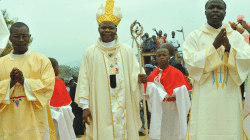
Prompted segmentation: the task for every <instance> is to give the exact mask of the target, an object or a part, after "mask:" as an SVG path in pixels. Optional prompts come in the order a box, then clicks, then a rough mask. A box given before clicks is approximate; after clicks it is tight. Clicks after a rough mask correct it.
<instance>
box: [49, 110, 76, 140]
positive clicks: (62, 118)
mask: <svg viewBox="0 0 250 140" xmlns="http://www.w3.org/2000/svg"><path fill="white" fill-rule="evenodd" d="M50 109H51V116H52V118H53V122H54V124H55V128H56V129H57V130H56V131H57V139H58V140H76V136H75V132H74V129H73V120H74V118H75V116H74V114H73V113H72V108H71V106H70V105H67V106H62V107H52V106H50Z"/></svg>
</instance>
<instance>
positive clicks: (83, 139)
mask: <svg viewBox="0 0 250 140" xmlns="http://www.w3.org/2000/svg"><path fill="white" fill-rule="evenodd" d="M77 140H85V136H82V137H81V138H78V139H77ZM140 140H146V137H145V136H140Z"/></svg>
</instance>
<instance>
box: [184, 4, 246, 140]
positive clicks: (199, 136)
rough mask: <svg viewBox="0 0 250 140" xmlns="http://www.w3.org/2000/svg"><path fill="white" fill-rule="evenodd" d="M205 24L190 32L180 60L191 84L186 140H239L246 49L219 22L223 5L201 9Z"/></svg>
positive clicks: (236, 35)
mask: <svg viewBox="0 0 250 140" xmlns="http://www.w3.org/2000/svg"><path fill="white" fill-rule="evenodd" d="M205 9H206V11H205V14H206V18H207V22H206V23H204V24H203V25H202V26H201V27H200V28H199V29H198V30H195V31H193V32H191V33H190V34H189V35H188V37H187V38H186V41H185V43H184V47H183V57H184V60H185V63H186V65H187V69H188V71H189V74H190V77H191V78H192V79H193V80H194V82H193V90H192V101H191V114H190V120H189V124H188V131H187V138H186V140H211V139H213V140H218V139H220V140H243V139H244V137H246V135H245V134H244V132H243V126H242V124H243V122H242V120H243V119H242V115H243V105H242V96H241V91H240V88H239V86H240V85H241V84H242V83H243V82H244V81H245V79H246V77H247V74H248V72H249V66H250V47H249V45H248V44H247V43H246V42H245V40H244V38H243V36H242V35H241V34H239V33H238V32H237V31H234V30H232V29H231V27H230V26H229V25H228V24H224V23H223V20H224V17H225V15H226V3H225V2H224V1H223V0H210V1H208V2H207V3H206V5H205Z"/></svg>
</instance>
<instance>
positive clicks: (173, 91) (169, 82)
mask: <svg viewBox="0 0 250 140" xmlns="http://www.w3.org/2000/svg"><path fill="white" fill-rule="evenodd" d="M169 58H170V56H169V52H168V50H167V49H165V48H162V49H159V50H157V53H156V59H157V62H158V64H159V67H158V68H156V69H155V70H154V71H153V72H152V73H151V74H150V75H149V77H148V79H147V84H146V85H145V88H146V95H148V98H149V99H150V102H151V104H152V109H151V110H152V111H151V124H150V134H149V137H150V138H151V140H182V139H183V140H184V139H185V137H186V131H187V115H188V112H189V109H190V104H191V103H190V98H189V94H188V90H191V89H192V87H191V86H190V84H189V83H188V81H187V79H186V77H185V76H184V75H183V73H182V72H181V71H179V70H177V69H176V68H174V67H172V66H169V65H168V60H169Z"/></svg>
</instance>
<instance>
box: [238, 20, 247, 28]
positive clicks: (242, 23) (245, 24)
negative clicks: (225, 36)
mask: <svg viewBox="0 0 250 140" xmlns="http://www.w3.org/2000/svg"><path fill="white" fill-rule="evenodd" d="M238 23H240V24H241V26H242V27H243V28H245V29H246V28H247V23H246V21H244V20H238Z"/></svg>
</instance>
